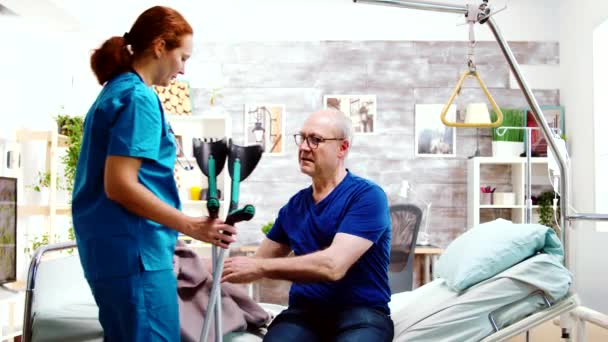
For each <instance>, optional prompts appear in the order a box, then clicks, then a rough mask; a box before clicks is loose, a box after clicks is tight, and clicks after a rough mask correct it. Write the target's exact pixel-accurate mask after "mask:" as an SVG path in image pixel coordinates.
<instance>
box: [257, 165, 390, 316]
mask: <svg viewBox="0 0 608 342" xmlns="http://www.w3.org/2000/svg"><path fill="white" fill-rule="evenodd" d="M337 233H346V234H351V235H355V236H359V237H362V238H364V239H367V240H369V241H371V242H372V243H373V244H372V246H371V247H370V248H369V249H368V250H367V251H366V252H365V253H364V254H363V255H362V256H361V258H360V259H359V260H358V261H357V262H355V263H354V264H353V266H352V267H351V268H350V269H349V270H348V272H347V273H346V275H345V276H344V277H343V278H342V279H340V280H338V281H336V282H328V281H325V282H315V283H293V284H292V285H291V289H290V291H289V305H296V306H305V307H306V306H308V307H317V308H322V309H326V310H332V309H344V308H347V307H349V306H354V305H361V306H369V307H373V308H376V309H379V310H382V311H384V312H385V313H387V314H389V313H390V311H389V308H388V302H389V300H390V295H391V290H390V287H389V283H388V266H389V261H390V245H391V217H390V211H389V207H388V200H387V198H386V194H385V193H384V191H383V190H382V188H380V187H379V186H378V185H376V184H374V183H373V182H371V181H369V180H367V179H364V178H361V177H357V176H355V175H353V174H352V173H350V172H348V173H347V175H346V177H345V178H344V179H343V180H342V182H340V184H338V186H336V188H335V189H333V190H332V192H331V193H330V194H329V195H327V197H325V198H324V199H323V200H321V201H320V202H319V203H315V202H314V199H313V197H312V187H308V188H306V189H304V190H301V191H300V192H298V193H297V194H296V195H295V196H293V197H292V198H291V199H290V200H289V202H288V203H287V205H285V206H284V207H283V208H281V210H280V211H279V215H278V218H277V220H276V221H275V223H274V225H273V227H272V229H271V230H270V231H269V232H268V238H269V239H271V240H273V241H275V242H278V243H281V244H284V245H288V246H289V247H291V249H292V250H293V251H294V254H295V255H305V254H309V253H313V252H317V251H319V250H322V249H324V248H327V247H328V246H329V245H331V243H332V241H333V239H334V237H335V235H336V234H337Z"/></svg>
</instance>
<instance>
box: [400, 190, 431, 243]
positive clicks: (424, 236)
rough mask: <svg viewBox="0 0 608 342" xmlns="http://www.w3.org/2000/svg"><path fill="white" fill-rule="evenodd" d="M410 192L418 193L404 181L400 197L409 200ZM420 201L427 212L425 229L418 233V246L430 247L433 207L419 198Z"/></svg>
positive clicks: (424, 219) (424, 218)
mask: <svg viewBox="0 0 608 342" xmlns="http://www.w3.org/2000/svg"><path fill="white" fill-rule="evenodd" d="M408 192H411V193H413V194H416V191H414V189H413V188H412V186H411V185H410V183H409V182H408V181H407V180H403V181H401V188H400V189H399V196H400V197H402V198H404V199H407V198H408ZM417 200H418V201H420V202H422V203H424V205H426V210H425V212H424V214H423V217H422V219H423V221H424V227H423V228H422V230H419V231H418V238H417V239H416V245H418V246H428V245H430V244H431V243H430V242H429V237H430V235H429V220H430V214H431V205H433V203H432V202H427V201H425V200H423V199H421V198H417Z"/></svg>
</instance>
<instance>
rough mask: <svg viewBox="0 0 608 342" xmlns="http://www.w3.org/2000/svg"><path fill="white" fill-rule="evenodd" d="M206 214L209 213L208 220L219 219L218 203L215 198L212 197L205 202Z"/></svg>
mask: <svg viewBox="0 0 608 342" xmlns="http://www.w3.org/2000/svg"><path fill="white" fill-rule="evenodd" d="M207 212H209V217H210V218H213V219H216V218H218V217H219V213H220V201H218V199H217V198H215V197H212V198H209V199H208V200H207Z"/></svg>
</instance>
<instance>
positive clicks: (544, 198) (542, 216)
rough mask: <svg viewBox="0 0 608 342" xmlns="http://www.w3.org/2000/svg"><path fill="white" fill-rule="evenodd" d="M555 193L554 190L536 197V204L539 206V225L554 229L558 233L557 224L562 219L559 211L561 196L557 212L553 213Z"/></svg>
mask: <svg viewBox="0 0 608 342" xmlns="http://www.w3.org/2000/svg"><path fill="white" fill-rule="evenodd" d="M555 196H556V195H555V192H554V191H553V190H547V191H543V192H542V193H541V194H540V195H538V197H536V204H537V205H538V215H539V220H538V223H540V224H542V225H543V226H547V227H551V228H553V229H554V230H555V231H556V233H559V232H558V231H557V222H556V221H558V220H559V218H560V210H559V196H557V212H556V213H555V214H554V213H553V199H554V198H555Z"/></svg>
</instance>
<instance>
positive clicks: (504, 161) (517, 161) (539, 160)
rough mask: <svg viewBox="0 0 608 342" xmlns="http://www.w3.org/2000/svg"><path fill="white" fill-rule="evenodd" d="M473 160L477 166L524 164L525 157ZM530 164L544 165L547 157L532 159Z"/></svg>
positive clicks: (476, 158) (547, 160) (480, 158)
mask: <svg viewBox="0 0 608 342" xmlns="http://www.w3.org/2000/svg"><path fill="white" fill-rule="evenodd" d="M473 160H474V161H475V162H477V163H479V164H525V163H526V161H527V159H526V157H512V158H496V157H475V158H473ZM530 161H531V162H532V164H546V163H548V162H549V159H548V158H547V157H532V158H531V159H530Z"/></svg>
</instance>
